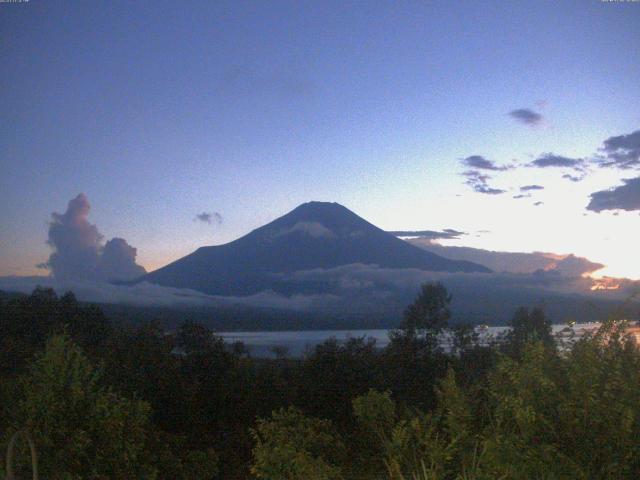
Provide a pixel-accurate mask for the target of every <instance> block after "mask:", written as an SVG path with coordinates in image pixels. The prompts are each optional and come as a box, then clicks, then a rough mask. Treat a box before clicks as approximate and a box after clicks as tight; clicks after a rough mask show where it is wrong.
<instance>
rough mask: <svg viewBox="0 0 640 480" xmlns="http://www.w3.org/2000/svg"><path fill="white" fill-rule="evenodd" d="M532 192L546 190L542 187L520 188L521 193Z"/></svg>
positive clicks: (528, 186)
mask: <svg viewBox="0 0 640 480" xmlns="http://www.w3.org/2000/svg"><path fill="white" fill-rule="evenodd" d="M532 190H544V187H543V186H542V185H525V186H524V187H520V191H521V192H530V191H532Z"/></svg>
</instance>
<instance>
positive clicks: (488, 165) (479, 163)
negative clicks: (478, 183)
mask: <svg viewBox="0 0 640 480" xmlns="http://www.w3.org/2000/svg"><path fill="white" fill-rule="evenodd" d="M462 163H463V164H464V165H465V166H467V167H471V168H477V169H479V170H493V171H504V170H509V169H510V168H513V167H512V166H510V165H503V166H498V165H496V164H495V163H494V162H492V161H491V160H487V159H486V158H484V157H483V156H481V155H471V156H470V157H467V158H465V159H463V160H462Z"/></svg>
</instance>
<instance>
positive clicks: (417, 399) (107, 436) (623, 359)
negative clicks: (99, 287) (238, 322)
mask: <svg viewBox="0 0 640 480" xmlns="http://www.w3.org/2000/svg"><path fill="white" fill-rule="evenodd" d="M449 301H450V298H449V296H448V294H447V292H446V290H445V289H444V287H442V286H441V285H439V284H427V285H424V286H423V288H422V291H421V292H420V295H419V296H418V298H417V299H416V301H415V302H414V303H413V304H412V305H411V306H409V307H408V308H407V310H406V312H405V315H404V319H403V321H402V324H401V328H399V329H398V330H397V331H395V332H394V333H393V334H392V335H391V342H390V345H389V346H388V347H386V348H385V349H377V348H376V347H375V344H374V343H373V342H372V341H369V340H367V339H364V338H360V339H351V340H349V341H348V342H347V343H345V344H341V343H338V342H336V341H331V340H330V341H327V342H325V343H324V344H321V345H318V346H317V347H316V348H315V349H314V350H313V351H311V352H309V354H308V355H306V356H305V357H304V358H301V359H292V358H287V357H286V356H285V355H281V356H279V357H278V358H275V359H255V358H251V357H250V356H249V355H248V353H247V351H246V349H244V348H243V346H242V345H241V344H236V345H232V346H230V345H225V344H224V343H223V342H222V340H221V339H220V338H218V337H216V336H215V335H214V334H213V333H212V332H210V331H209V330H208V329H207V328H205V327H203V326H201V325H199V324H197V323H194V322H192V321H190V320H189V319H185V321H184V323H183V324H182V326H181V327H180V328H179V329H178V330H177V331H176V332H175V333H174V334H171V335H168V334H166V333H165V332H164V331H163V330H162V329H160V328H158V327H157V326H156V325H154V324H153V323H147V324H144V325H142V326H140V325H138V326H135V327H123V326H115V325H114V324H112V323H111V322H110V321H109V319H108V318H107V317H106V316H105V315H104V314H103V312H102V311H101V310H100V309H99V308H96V307H91V306H83V305H81V304H79V303H78V302H77V301H76V299H75V298H74V296H73V294H71V293H67V294H66V295H64V296H62V297H58V296H56V295H55V293H54V292H53V291H51V290H44V289H37V290H35V291H34V292H33V294H32V295H30V296H28V297H17V298H11V299H7V298H5V299H4V300H2V301H1V302H0V448H2V451H1V453H2V455H3V454H4V451H5V450H6V447H7V444H8V443H9V440H10V438H11V437H12V435H13V434H14V433H15V432H17V431H18V430H21V429H25V428H26V429H27V430H28V431H29V432H30V433H31V436H32V437H33V439H34V442H35V445H36V448H37V451H38V455H39V466H40V478H44V479H52V480H58V479H60V480H62V479H194V480H195V479H198V480H200V479H205V480H206V479H218V478H220V479H244V478H261V479H273V480H280V479H282V480H298V479H299V480H303V479H309V480H320V479H326V480H329V479H392V480H400V479H406V480H409V479H411V480H414V479H419V480H427V479H433V480H443V479H460V480H462V479H468V480H471V479H475V480H481V479H486V480H489V479H523V480H524V479H585V480H586V479H589V480H593V479H624V478H629V479H631V478H640V440H639V439H640V352H639V351H638V349H637V348H636V346H635V343H634V341H633V339H632V338H630V337H628V336H626V335H625V326H624V324H623V323H621V322H615V321H613V320H611V321H609V322H606V323H605V324H604V325H603V327H602V328H601V329H600V330H599V331H598V332H597V333H595V334H592V335H587V336H585V337H583V338H582V339H580V340H579V341H577V342H574V343H573V344H570V345H565V346H563V348H560V349H559V348H557V346H556V343H555V342H554V339H553V338H552V337H551V326H550V323H549V321H548V320H547V319H546V318H545V315H544V313H543V312H542V310H540V309H533V310H527V309H524V308H523V309H520V310H518V311H517V312H516V313H515V315H514V317H513V321H512V325H513V330H512V332H511V333H510V334H509V335H508V336H506V337H505V338H503V339H501V341H499V342H496V344H495V345H492V346H481V345H479V344H478V342H477V338H476V337H475V336H474V334H473V330H472V329H471V328H469V327H464V326H463V327H457V328H456V329H455V331H454V339H455V341H454V344H453V351H452V352H451V353H445V352H443V351H442V350H441V349H440V348H439V346H438V344H437V342H436V340H435V336H436V334H438V333H439V332H440V331H442V330H443V329H446V328H448V320H449V310H448V305H449ZM18 447H19V448H18V449H17V452H16V457H15V458H16V470H17V474H18V478H31V477H30V475H31V473H30V470H29V468H30V467H29V464H30V461H29V460H30V459H29V455H28V449H27V446H26V444H24V445H23V444H19V445H18ZM3 468H4V466H2V467H0V478H4V476H5V473H6V472H4V471H3Z"/></svg>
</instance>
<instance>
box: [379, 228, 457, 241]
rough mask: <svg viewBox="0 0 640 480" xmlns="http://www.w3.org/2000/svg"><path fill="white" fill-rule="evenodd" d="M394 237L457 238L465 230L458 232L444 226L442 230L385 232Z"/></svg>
mask: <svg viewBox="0 0 640 480" xmlns="http://www.w3.org/2000/svg"><path fill="white" fill-rule="evenodd" d="M387 233H390V234H391V235H395V236H396V237H419V238H424V239H427V240H430V241H431V240H457V239H459V238H460V237H461V236H463V235H467V232H460V231H458V230H454V229H452V228H445V229H444V230H442V231H437V230H399V231H393V232H387Z"/></svg>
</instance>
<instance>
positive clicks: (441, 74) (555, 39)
mask: <svg viewBox="0 0 640 480" xmlns="http://www.w3.org/2000/svg"><path fill="white" fill-rule="evenodd" d="M638 25H640V3H637V2H636V3H633V2H628V3H622V2H618V3H608V2H599V1H561V2H558V1H539V2H538V1H536V2H532V1H516V2H507V1H500V2H497V1H488V2H471V1H469V2H438V1H435V2H416V1H413V2H344V1H340V2H330V1H322V2H238V1H234V2H228V3H226V2H204V1H203V2H188V1H185V2H176V1H171V2H165V1H154V2H145V1H141V2H138V1H135V2H134V1H130V2H56V1H47V2H44V1H38V0H30V1H29V2H24V3H15V4H14V3H11V4H0V59H1V60H0V61H1V62H2V67H3V68H2V72H3V74H2V75H1V76H0V83H1V85H2V88H1V89H0V113H1V116H0V126H1V128H0V225H2V229H1V230H0V274H31V273H34V272H36V270H35V267H34V265H35V264H36V263H38V262H41V261H44V260H46V258H47V257H48V254H49V248H48V247H47V245H46V244H45V241H46V238H47V221H48V220H49V219H50V214H51V213H52V212H54V211H57V212H63V211H64V210H65V208H66V205H67V202H68V201H69V200H70V199H71V198H73V197H75V196H76V195H77V194H78V193H79V192H84V193H86V195H87V196H88V197H89V199H90V202H91V205H92V210H91V217H90V219H91V222H92V223H95V224H97V226H98V228H99V229H100V231H101V232H102V233H103V234H104V235H105V237H106V238H111V237H116V236H118V237H124V238H126V240H127V241H128V242H129V243H130V244H131V245H133V246H135V247H136V248H137V249H138V261H139V262H140V263H142V264H143V265H144V266H145V267H147V269H154V268H157V267H159V266H161V265H163V264H165V263H167V262H169V261H171V260H174V259H176V258H179V257H181V256H183V255H185V254H187V253H189V252H191V251H192V250H194V249H195V248H197V247H199V246H202V245H212V244H219V243H225V242H228V241H230V240H233V239H234V238H236V237H238V236H240V235H242V234H244V233H246V232H248V231H249V230H251V229H253V228H256V227H258V226H260V225H261V224H263V223H266V222H267V221H270V220H272V219H274V218H275V217H277V216H279V215H281V214H284V213H286V212H287V211H288V210H290V209H292V208H294V207H295V206H297V205H298V204H300V203H302V202H305V201H308V200H326V201H337V202H339V203H342V204H344V205H345V206H347V207H348V208H350V209H352V210H354V211H355V212H356V213H358V214H360V215H361V216H363V217H365V218H366V219H367V220H369V221H371V222H372V223H374V224H376V225H378V226H380V227H382V228H385V229H390V230H407V229H442V228H455V229H459V230H463V231H465V232H469V233H470V235H468V236H467V237H465V238H463V239H462V240H459V241H456V242H454V244H460V245H472V246H478V247H482V248H491V249H496V250H497V249H501V250H510V251H532V250H542V251H554V252H558V253H570V252H573V253H577V254H581V255H586V256H589V257H590V258H592V259H593V260H595V261H600V262H603V263H605V264H607V265H608V266H609V267H610V269H609V271H608V273H611V274H617V275H625V276H629V277H633V278H640V263H638V262H639V260H637V258H638V255H637V247H636V246H635V245H634V243H635V242H634V236H635V237H637V233H638V231H639V223H638V222H639V217H638V211H637V210H632V211H622V212H613V213H612V212H611V211H603V212H600V213H595V212H591V211H587V210H586V206H587V204H588V203H589V195H590V194H591V193H593V192H596V191H600V190H603V189H607V188H610V187H614V186H616V185H619V184H621V179H625V178H633V177H637V176H638V172H637V169H636V170H625V171H621V170H618V169H599V168H595V169H594V172H593V173H592V174H590V175H589V176H588V178H586V179H585V180H583V181H582V182H570V181H567V180H566V179H562V178H561V174H562V173H566V172H564V171H563V170H558V169H536V168H528V167H519V168H516V169H513V170H509V171H505V172H496V173H494V172H489V173H491V174H492V176H493V177H494V178H492V179H491V184H492V185H495V186H496V187H498V188H500V189H504V190H507V192H506V193H504V194H501V195H486V194H482V193H476V192H474V191H472V189H471V188H470V187H469V186H468V185H465V184H464V181H465V178H464V177H462V176H461V175H460V173H461V172H463V171H465V167H464V166H463V165H462V164H461V160H462V159H464V158H466V157H468V156H471V155H482V156H483V157H485V158H487V159H490V160H492V161H494V162H495V163H496V164H499V165H505V164H517V165H524V164H526V163H529V162H531V161H533V160H534V159H535V158H537V157H539V156H540V155H541V154H543V153H547V152H552V153H554V154H557V155H563V156H567V157H571V158H583V157H588V156H592V155H594V154H595V153H597V152H598V149H599V148H601V147H602V143H603V141H604V140H605V139H607V138H610V137H612V136H618V135H623V134H630V133H631V132H634V131H637V130H638V129H640V102H639V101H638V100H639V98H640V49H639V48H638V45H640V28H638ZM515 109H531V110H533V111H535V112H537V113H539V114H540V115H541V116H542V121H540V122H539V123H538V124H537V125H534V126H532V125H526V124H523V123H522V122H518V121H516V120H515V119H514V118H512V117H511V116H509V115H508V114H509V112H511V111H513V110H515ZM527 184H541V185H544V186H545V190H544V191H541V192H535V194H534V196H532V197H531V198H526V199H513V198H512V197H513V196H515V195H516V194H517V193H518V189H519V187H520V186H523V185H527ZM536 201H542V202H544V204H542V205H539V206H534V205H533V204H534V203H535V202H536ZM201 212H219V213H220V215H221V216H222V219H223V221H222V223H221V224H217V223H216V222H213V223H212V224H208V223H203V222H198V221H194V218H195V216H196V214H198V213H201ZM585 213H586V214H587V215H586V216H584V214H585ZM614 213H618V214H617V215H614ZM481 230H488V231H490V233H478V232H479V231H481ZM634 262H635V263H634Z"/></svg>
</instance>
